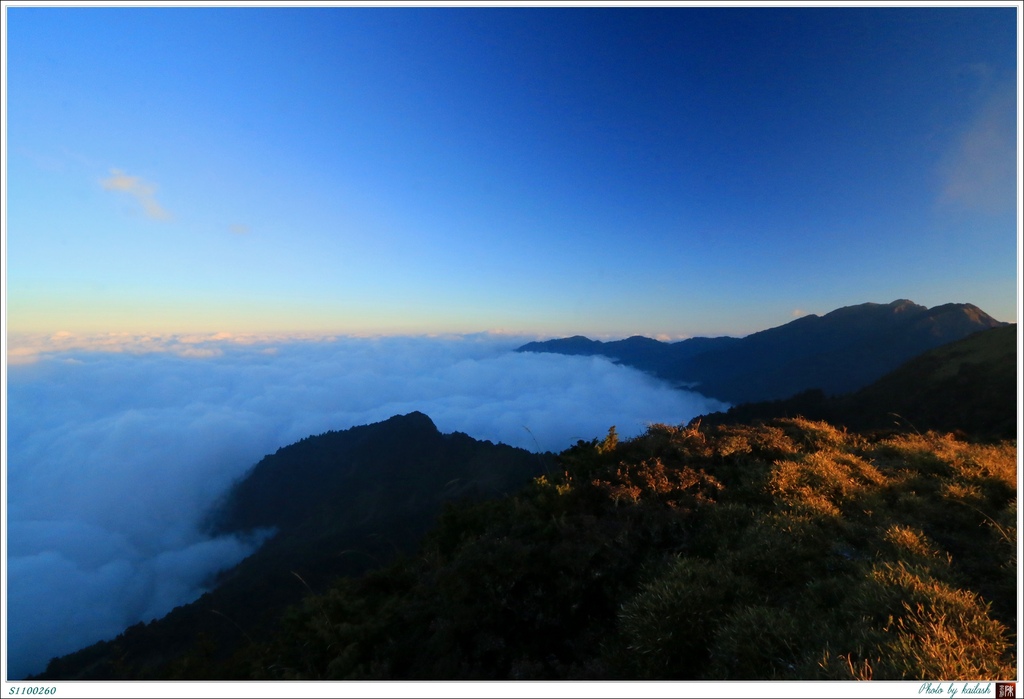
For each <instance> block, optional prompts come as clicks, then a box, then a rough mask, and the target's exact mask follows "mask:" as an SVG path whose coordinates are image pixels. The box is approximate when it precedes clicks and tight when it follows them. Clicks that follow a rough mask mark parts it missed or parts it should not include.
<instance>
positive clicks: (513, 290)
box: [5, 6, 1019, 337]
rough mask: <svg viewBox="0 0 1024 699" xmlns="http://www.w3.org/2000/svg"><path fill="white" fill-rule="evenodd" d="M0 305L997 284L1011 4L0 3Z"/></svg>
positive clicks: (548, 317)
mask: <svg viewBox="0 0 1024 699" xmlns="http://www.w3.org/2000/svg"><path fill="white" fill-rule="evenodd" d="M5 12H6V18H5V22H6V31H7V46H6V51H7V55H6V61H5V68H6V71H7V76H6V77H7V94H6V97H7V102H6V127H7V149H6V150H5V155H6V160H7V162H6V166H7V192H6V196H7V206H6V207H5V208H6V229H5V232H6V246H7V255H6V258H5V264H6V275H5V279H6V285H7V288H6V311H7V325H8V331H9V332H11V333H20V332H37V333H54V332H58V331H67V332H233V333H240V332H282V333H284V332H288V333H294V332H331V333H370V334H373V333H385V334H389V333H452V332H454V333H464V332H477V331H487V330H491V331H494V330H500V331H505V332H510V333H536V334H540V335H555V336H559V335H568V334H575V333H582V334H587V335H590V336H592V337H621V336H627V335H631V334H645V335H650V336H667V337H687V336H693V335H721V334H730V335H742V334H746V333H749V332H753V331H756V330H760V329H764V328H767V327H772V326H775V325H780V324H782V323H785V322H788V321H789V320H791V319H792V318H793V317H795V316H798V315H800V314H801V313H819V314H820V313H825V312H828V311H830V310H832V309H834V308H837V307H840V306H845V305H851V304H856V303H862V302H865V301H874V302H881V303H887V302H889V301H892V300H894V299H897V298H909V299H912V300H914V301H916V302H918V303H922V304H924V305H927V306H934V305H938V304H942V303H947V302H971V303H975V304H977V305H979V306H980V307H981V308H983V309H984V310H986V311H988V312H989V313H990V314H992V315H994V316H995V317H997V318H999V319H1001V320H1007V321H1013V320H1015V319H1016V317H1017V313H1018V309H1017V301H1016V299H1017V289H1018V286H1017V245H1018V221H1017V206H1018V204H1017V200H1016V191H1017V183H1016V178H1017V154H1018V151H1019V144H1018V142H1017V138H1016V132H1017V120H1018V115H1017V105H1018V99H1019V98H1018V94H1017V83H1018V82H1019V75H1018V73H1017V69H1018V66H1017V50H1018V38H1017V23H1018V21H1019V20H1018V18H1017V12H1018V9H1017V8H1015V7H1014V6H1004V7H994V8H993V7H989V8H975V7H969V8H949V7H940V8H927V7H922V8H916V7H915V8H883V7H867V8H864V7H860V8H837V7H832V8H799V9H793V8H789V9H787V8H746V9H743V8H696V7H673V8H637V9H632V8H579V7H572V8H554V7H546V8H494V7H491V8H440V7H419V8H397V7H391V8H388V7H378V8H354V7H334V8H298V9H290V8H262V9H258V8H221V9H216V8H198V7H190V8H181V7H179V8H70V7H65V8H45V7H13V8H12V7H6V8H5Z"/></svg>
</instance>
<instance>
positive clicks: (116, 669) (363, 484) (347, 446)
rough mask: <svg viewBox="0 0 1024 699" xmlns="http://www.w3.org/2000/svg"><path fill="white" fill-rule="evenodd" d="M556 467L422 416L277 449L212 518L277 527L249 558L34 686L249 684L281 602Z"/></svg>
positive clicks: (226, 526) (371, 563) (60, 662)
mask: <svg viewBox="0 0 1024 699" xmlns="http://www.w3.org/2000/svg"><path fill="white" fill-rule="evenodd" d="M551 462H552V456H551V455H550V454H534V453H531V452H528V451H526V450H523V449H517V448H513V447H510V446H507V445H504V444H493V443H491V442H489V441H479V440H476V439H473V438H471V437H469V436H467V435H465V434H462V433H458V432H456V433H453V434H442V433H440V432H439V431H438V430H437V428H436V427H435V426H434V423H433V422H432V421H431V420H430V418H429V417H427V416H426V415H424V414H423V413H419V412H414V413H410V414H408V415H401V416H395V417H392V418H390V419H388V420H385V421H383V422H379V423H375V424H372V425H364V426H359V427H353V428H351V429H348V430H344V431H332V432H327V433H325V434H321V435H318V436H313V437H307V438H306V439H303V440H301V441H299V442H297V443H295V444H292V445H290V446H286V447H283V448H281V449H279V450H278V451H277V452H276V453H274V454H271V455H269V456H266V457H264V458H263V459H262V460H261V461H260V462H259V463H258V464H256V465H255V466H254V467H253V468H252V469H251V470H250V471H249V472H248V473H247V474H246V475H245V476H244V477H243V478H242V479H240V480H239V481H238V482H237V483H236V484H235V485H234V486H233V487H232V488H231V490H230V491H229V492H228V494H227V495H226V497H225V498H224V500H223V502H222V503H220V504H219V506H218V507H217V508H216V510H215V511H214V512H213V513H211V515H210V518H209V528H210V531H211V533H212V534H226V533H244V532H248V531H249V530H253V529H260V528H274V529H275V530H276V534H274V535H273V536H272V537H271V538H270V539H269V540H267V541H266V542H265V543H264V544H263V545H262V546H261V547H260V548H259V550H257V551H256V553H254V554H253V555H251V556H250V557H249V558H247V559H245V560H244V561H242V562H241V563H240V564H238V565H237V566H236V567H234V568H232V569H231V570H229V571H227V572H225V573H223V574H222V575H221V576H220V577H219V579H218V580H217V581H215V582H216V585H215V587H214V589H213V590H212V591H210V592H208V593H207V594H205V595H203V596H202V597H201V598H200V599H198V600H197V601H195V602H193V603H191V604H187V605H183V606H181V607H178V608H176V609H174V610H173V611H172V612H171V613H170V614H168V615H167V616H166V617H164V618H163V619H161V620H160V621H154V622H151V623H149V624H142V623H140V624H137V625H135V626H133V627H131V628H129V629H127V630H126V631H125V633H124V634H122V635H121V636H119V637H118V638H117V639H115V640H113V641H109V642H101V643H97V644H95V645H93V646H90V647H88V648H85V649H83V650H80V651H78V652H76V653H72V654H70V655H67V656H64V657H63V658H59V659H56V660H53V661H51V663H50V665H49V666H48V667H47V669H46V671H45V672H44V673H43V674H42V675H40V677H41V678H49V679H69V678H79V679H104V678H123V677H127V676H130V677H134V678H138V679H145V678H175V677H197V673H198V674H199V675H200V676H201V677H207V676H209V677H216V678H231V677H246V676H248V673H249V668H248V667H244V666H241V665H238V664H237V663H236V662H235V661H234V660H233V658H234V655H235V653H237V652H238V651H239V650H240V649H241V648H243V647H244V646H245V645H246V644H248V643H250V639H252V638H256V637H259V636H260V635H261V634H266V633H268V630H270V629H273V628H275V625H276V624H278V623H279V621H280V617H281V614H282V612H283V610H284V609H285V608H286V607H287V606H288V605H290V604H294V603H296V602H298V601H299V600H300V599H301V598H302V597H303V595H305V594H307V593H309V592H311V591H314V590H316V591H319V590H322V589H323V588H324V587H325V586H326V585H327V584H328V583H329V582H330V581H331V580H333V579H335V578H337V577H338V576H340V575H358V574H360V573H362V572H364V571H366V570H367V569H370V568H374V567H378V566H380V565H383V564H385V563H386V562H388V561H389V560H391V559H392V558H394V557H395V555H396V554H399V553H402V552H407V551H409V550H411V549H412V548H413V547H415V545H416V544H417V543H418V542H419V540H420V538H421V537H422V536H423V534H424V533H425V532H426V531H427V530H428V529H429V528H430V526H431V525H432V524H433V522H434V520H435V519H436V517H437V515H438V513H439V511H440V510H441V506H442V504H443V503H445V502H451V501H461V500H467V499H469V500H472V499H480V498H483V497H488V496H492V497H493V496H497V495H501V494H503V493H505V492H507V491H514V490H517V489H519V488H520V487H522V485H523V484H525V483H527V482H528V481H529V479H530V478H531V477H534V476H537V475H539V474H541V473H544V472H546V470H547V469H548V467H549V466H550V464H551ZM197 667H203V668H205V670H204V671H203V672H206V673H212V675H206V674H203V672H199V671H197V670H196V668H197Z"/></svg>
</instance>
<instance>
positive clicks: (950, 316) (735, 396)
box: [519, 299, 1005, 404]
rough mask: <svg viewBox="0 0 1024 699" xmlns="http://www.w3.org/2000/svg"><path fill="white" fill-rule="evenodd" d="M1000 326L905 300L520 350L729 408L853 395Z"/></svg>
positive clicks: (965, 311) (965, 308) (969, 310)
mask: <svg viewBox="0 0 1024 699" xmlns="http://www.w3.org/2000/svg"><path fill="white" fill-rule="evenodd" d="M1001 325H1005V323H1002V322H1000V321H998V320H996V319H994V318H992V317H991V316H990V315H988V314H987V313H985V312H984V311H983V310H981V309H980V308H978V307H977V306H974V305H973V304H964V303H949V304H945V305H941V306H935V307H934V308H927V307H926V306H922V305H920V304H917V303H914V302H913V301H911V300H909V299H896V300H895V301H891V302H889V303H875V302H869V303H862V304H857V305H852V306H844V307H842V308H837V309H835V310H833V311H831V312H829V313H826V314H825V315H822V316H817V315H805V316H802V317H800V318H797V319H796V320H793V321H791V322H789V323H786V324H784V325H779V326H777V327H774V328H768V329H767V330H761V331H759V332H756V333H752V334H750V335H747V336H746V337H743V338H725V337H719V338H691V339H689V340H683V341H681V342H675V343H663V342H659V341H657V340H652V339H650V338H645V337H642V336H633V337H630V338H628V339H626V340H618V341H615V342H596V341H594V340H588V339H587V338H584V337H580V336H579V335H577V336H575V337H573V338H568V339H562V340H549V341H547V342H531V343H529V344H527V345H523V346H522V347H520V348H519V351H521V352H554V353H557V354H577V355H595V354H599V355H604V356H607V357H611V358H613V359H616V360H618V361H620V362H621V363H623V364H627V365H629V366H633V367H636V368H638V369H642V370H644V371H647V372H650V373H652V374H654V375H656V376H660V377H661V378H663V379H666V380H668V381H672V382H677V383H686V384H689V385H691V386H695V388H694V389H693V390H696V391H698V392H700V393H702V394H704V395H706V396H709V397H712V398H717V399H719V400H723V401H727V402H730V403H734V404H736V403H745V402H750V401H761V400H773V399H782V398H788V397H789V396H791V395H793V394H795V393H799V392H801V391H805V390H809V389H821V390H823V391H824V392H825V393H828V394H835V393H845V392H849V391H853V390H856V389H858V388H861V387H863V386H866V385H868V384H869V383H871V382H872V381H875V380H877V379H878V378H880V377H881V376H882V375H884V374H885V373H887V372H889V371H892V370H893V369H895V368H896V367H897V366H899V365H900V364H901V363H903V362H905V361H907V360H908V359H910V358H912V357H914V356H916V355H918V354H921V353H922V352H925V351H927V350H929V349H932V348H935V347H938V346H940V345H943V344H946V343H948V342H953V341H955V340H959V339H961V338H964V337H967V336H968V335H970V334H972V333H975V332H978V331H980V330H986V329H988V328H994V327H999V326H1001Z"/></svg>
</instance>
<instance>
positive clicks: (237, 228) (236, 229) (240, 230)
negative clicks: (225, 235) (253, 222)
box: [228, 223, 249, 235]
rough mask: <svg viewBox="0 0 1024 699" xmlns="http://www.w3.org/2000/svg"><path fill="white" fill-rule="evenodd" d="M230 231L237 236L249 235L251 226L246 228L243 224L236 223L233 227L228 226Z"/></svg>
mask: <svg viewBox="0 0 1024 699" xmlns="http://www.w3.org/2000/svg"><path fill="white" fill-rule="evenodd" d="M228 230H229V231H231V232H232V233H234V234H235V235H248V233H249V226H244V225H242V224H238V223H236V224H233V225H231V226H228Z"/></svg>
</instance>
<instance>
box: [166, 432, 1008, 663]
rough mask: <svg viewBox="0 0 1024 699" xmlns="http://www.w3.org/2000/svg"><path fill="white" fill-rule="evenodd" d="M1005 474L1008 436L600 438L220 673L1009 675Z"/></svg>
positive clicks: (302, 609)
mask: <svg viewBox="0 0 1024 699" xmlns="http://www.w3.org/2000/svg"><path fill="white" fill-rule="evenodd" d="M1016 476H1017V467H1016V446H1015V444H1014V443H1012V442H1002V443H997V444H976V443H969V442H966V441H960V440H958V439H957V438H955V437H953V436H952V435H948V434H945V435H944V434H939V433H926V434H913V433H911V434H904V435H891V436H887V437H868V436H864V435H861V434H857V433H847V432H845V431H843V430H839V429H836V428H834V427H832V426H831V425H829V424H827V423H823V422H812V421H808V420H803V419H799V418H796V419H780V420H774V421H771V422H768V423H765V424H757V425H740V426H716V427H705V428H701V427H700V426H698V425H692V426H689V427H682V426H679V427H674V426H668V425H654V426H652V427H650V429H649V430H648V431H647V432H646V433H645V434H643V435H642V436H640V437H637V438H635V439H630V440H625V441H620V440H618V438H617V437H616V435H615V432H614V429H613V430H612V431H611V432H609V435H608V437H606V438H605V439H604V440H593V441H590V442H579V443H578V444H577V445H576V446H574V447H572V448H570V449H568V450H567V451H565V452H563V453H562V454H561V455H560V456H559V458H558V464H557V466H556V467H554V468H552V470H551V472H549V473H547V474H545V475H542V476H540V477H538V478H535V479H534V480H533V481H532V482H531V483H530V484H529V485H528V487H526V488H525V489H523V490H522V491H520V492H518V493H517V494H515V495H513V496H508V497H504V498H500V499H494V500H488V501H483V502H467V503H463V504H448V505H447V506H446V507H445V509H444V511H443V513H442V515H441V516H440V519H439V520H438V522H437V525H436V526H435V527H434V528H433V529H432V530H431V532H430V533H429V534H428V535H427V537H426V539H425V540H424V541H423V543H422V545H421V546H420V547H419V549H417V550H416V552H415V553H414V554H410V555H406V556H402V557H401V558H399V559H398V560H397V561H395V562H393V563H392V564H391V565H389V566H386V567H383V568H379V569H376V570H374V571H372V572H369V573H367V574H365V575H363V576H360V577H344V578H339V579H337V580H336V581H335V582H334V583H333V584H332V585H331V586H330V587H329V589H327V590H326V591H322V592H320V593H319V594H311V595H309V596H308V597H307V598H306V599H305V600H304V601H303V602H302V603H301V604H299V605H297V606H295V607H293V608H291V609H290V610H289V612H288V613H287V614H286V615H285V617H284V619H283V621H282V622H281V625H280V627H279V628H278V629H276V631H275V632H274V633H273V634H269V635H268V636H266V637H263V638H260V639H251V642H249V643H248V644H246V645H245V646H244V647H243V648H242V649H241V650H240V651H239V652H238V653H237V654H236V655H235V656H234V657H233V659H232V666H233V667H234V668H235V671H236V672H238V673H241V674H244V675H245V676H247V677H249V678H252V679H448V680H450V679H481V680H483V679H561V678H571V679H680V680H683V679H705V680H710V679H731V680H746V679H872V678H873V679H942V680H955V679H956V680H959V679H962V680H972V679H996V678H1014V677H1015V676H1016V663H1017V661H1016V639H1015V638H1014V636H1013V632H1012V630H1013V629H1015V628H1016V616H1017V583H1016V580H1017V573H1016V571H1017V560H1016V550H1017V546H1016V537H1017V532H1016V523H1017V497H1016V492H1017V483H1016ZM189 662H192V663H193V664H194V663H197V662H201V657H200V655H197V654H193V655H192V656H190V658H189ZM179 670H185V668H184V667H179ZM183 674H188V673H187V672H184V673H183Z"/></svg>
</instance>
